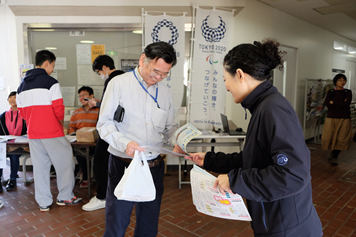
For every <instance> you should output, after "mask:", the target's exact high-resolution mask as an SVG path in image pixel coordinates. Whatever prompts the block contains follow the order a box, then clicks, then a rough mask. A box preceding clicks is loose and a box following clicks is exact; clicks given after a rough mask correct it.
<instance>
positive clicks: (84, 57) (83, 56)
mask: <svg viewBox="0 0 356 237" xmlns="http://www.w3.org/2000/svg"><path fill="white" fill-rule="evenodd" d="M76 51H77V52H76V53H77V64H91V47H90V44H77V45H76Z"/></svg>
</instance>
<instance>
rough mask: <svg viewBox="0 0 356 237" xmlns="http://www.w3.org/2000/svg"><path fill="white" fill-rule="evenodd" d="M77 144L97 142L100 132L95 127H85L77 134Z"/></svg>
mask: <svg viewBox="0 0 356 237" xmlns="http://www.w3.org/2000/svg"><path fill="white" fill-rule="evenodd" d="M76 134H77V135H76V137H77V142H96V140H97V139H98V132H97V131H96V128H95V127H84V128H81V129H79V130H77V132H76Z"/></svg>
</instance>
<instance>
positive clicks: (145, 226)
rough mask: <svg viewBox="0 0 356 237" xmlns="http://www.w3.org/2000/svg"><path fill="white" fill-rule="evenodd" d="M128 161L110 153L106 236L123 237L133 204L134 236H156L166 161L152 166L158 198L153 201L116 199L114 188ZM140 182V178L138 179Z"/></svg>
mask: <svg viewBox="0 0 356 237" xmlns="http://www.w3.org/2000/svg"><path fill="white" fill-rule="evenodd" d="M128 165H129V164H128V163H126V162H125V161H122V160H120V159H118V158H115V157H114V156H112V155H110V157H109V179H108V189H107V193H106V207H105V233H104V237H112V236H115V237H124V236H125V232H126V229H127V227H128V226H129V224H130V216H131V212H132V209H133V207H134V206H135V211H136V227H135V234H134V237H155V236H157V233H158V219H159V212H160V207H161V200H162V195H163V189H164V187H163V178H164V161H161V162H160V163H159V165H157V166H155V167H153V168H150V170H151V174H152V178H153V182H154V184H155V187H156V199H155V200H154V201H151V202H129V201H123V200H117V198H116V196H115V195H114V190H115V188H116V186H117V184H118V183H119V181H120V180H121V178H122V176H123V175H124V171H125V167H128ZM137 182H140V181H139V180H137Z"/></svg>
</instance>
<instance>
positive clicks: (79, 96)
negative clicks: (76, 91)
mask: <svg viewBox="0 0 356 237" xmlns="http://www.w3.org/2000/svg"><path fill="white" fill-rule="evenodd" d="M88 95H89V94H82V95H78V98H81V97H84V96H88Z"/></svg>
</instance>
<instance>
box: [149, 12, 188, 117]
mask: <svg viewBox="0 0 356 237" xmlns="http://www.w3.org/2000/svg"><path fill="white" fill-rule="evenodd" d="M184 23H185V15H183V16H168V15H165V14H164V15H161V16H151V15H147V14H146V15H145V44H144V45H145V47H146V46H147V45H149V44H151V43H154V42H159V41H164V42H167V43H169V44H171V45H172V46H173V47H174V49H175V50H176V54H177V64H176V65H175V66H174V67H173V68H172V69H171V73H170V76H168V77H167V78H166V79H164V80H163V81H162V82H160V83H162V84H164V85H166V86H167V87H168V88H169V89H170V91H171V93H172V98H173V103H174V108H175V110H176V115H177V114H178V110H179V108H180V107H181V104H182V99H183V93H184V84H183V81H184V49H185V31H184Z"/></svg>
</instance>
